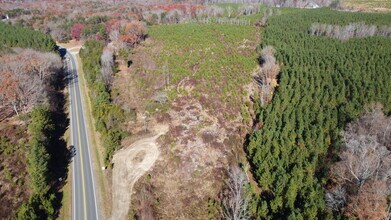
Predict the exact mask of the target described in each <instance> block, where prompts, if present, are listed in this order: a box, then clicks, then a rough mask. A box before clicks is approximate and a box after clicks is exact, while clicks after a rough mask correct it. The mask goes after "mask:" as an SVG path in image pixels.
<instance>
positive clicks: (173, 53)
mask: <svg viewBox="0 0 391 220" xmlns="http://www.w3.org/2000/svg"><path fill="white" fill-rule="evenodd" d="M148 34H149V36H150V37H151V38H153V39H154V40H155V41H156V42H161V43H162V45H163V46H162V47H163V48H162V51H161V52H160V53H156V54H154V60H155V62H157V63H158V64H159V66H160V67H162V66H164V65H165V64H167V65H168V69H169V72H170V75H171V85H177V84H178V83H179V82H180V81H181V80H182V79H184V78H185V77H189V78H190V79H192V80H195V82H196V83H195V85H194V89H193V90H192V92H191V94H187V95H192V96H194V97H196V98H201V97H202V96H205V95H213V96H214V97H215V98H217V99H218V100H220V101H221V102H223V103H225V104H226V105H227V106H232V107H239V104H240V103H241V101H242V97H244V96H245V95H246V94H245V92H244V90H243V89H242V86H243V85H245V84H247V83H249V82H250V81H251V80H252V77H251V72H252V71H253V70H254V68H255V67H256V64H257V63H256V52H255V46H256V44H257V42H256V34H257V33H256V29H255V28H254V27H252V26H237V25H217V24H210V25H199V24H183V25H168V26H153V27H151V29H150V30H149V33H148ZM155 74H163V71H162V70H161V68H158V69H157V70H156V71H155ZM179 93H182V95H186V93H187V92H186V91H179ZM177 95H178V94H177V90H176V89H173V90H171V91H170V92H169V97H170V98H171V100H172V99H174V98H175V97H177Z"/></svg>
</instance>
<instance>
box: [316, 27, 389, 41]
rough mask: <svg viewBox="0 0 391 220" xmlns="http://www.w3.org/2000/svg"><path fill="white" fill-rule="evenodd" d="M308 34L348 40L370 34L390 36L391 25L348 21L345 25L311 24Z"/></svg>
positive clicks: (369, 35)
mask: <svg viewBox="0 0 391 220" xmlns="http://www.w3.org/2000/svg"><path fill="white" fill-rule="evenodd" d="M309 32H310V34H312V35H316V36H326V37H332V38H337V39H339V40H349V39H351V38H354V37H357V38H363V37H371V36H383V37H391V26H380V27H378V26H376V25H367V24H365V23H350V24H348V25H345V26H339V25H331V24H320V23H314V24H312V26H311V28H310V30H309Z"/></svg>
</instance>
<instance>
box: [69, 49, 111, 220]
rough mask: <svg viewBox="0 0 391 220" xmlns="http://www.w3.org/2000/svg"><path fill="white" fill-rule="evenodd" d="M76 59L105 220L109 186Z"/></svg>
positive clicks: (108, 209)
mask: <svg viewBox="0 0 391 220" xmlns="http://www.w3.org/2000/svg"><path fill="white" fill-rule="evenodd" d="M76 59H77V63H78V66H77V71H78V73H79V83H80V89H81V95H82V102H83V107H84V109H83V110H84V115H85V117H86V118H85V119H86V123H87V125H86V126H87V129H88V131H89V132H88V139H89V142H90V147H91V149H90V150H91V154H92V157H91V158H92V163H93V168H94V174H98V175H96V176H95V182H96V183H97V185H96V187H97V189H96V190H97V193H98V198H99V207H98V208H99V209H100V210H101V217H102V218H103V219H106V217H108V214H109V211H110V207H111V197H110V195H111V193H109V191H108V190H110V189H109V187H108V186H109V184H108V181H107V179H106V177H105V173H104V171H103V170H102V169H101V167H103V166H104V161H103V154H104V149H103V147H102V143H101V141H100V140H101V139H100V135H99V133H98V132H96V129H95V120H94V118H93V116H92V106H91V102H90V100H91V99H90V97H89V89H88V87H87V84H86V79H85V75H84V72H83V64H82V61H81V59H80V56H79V54H77V55H76Z"/></svg>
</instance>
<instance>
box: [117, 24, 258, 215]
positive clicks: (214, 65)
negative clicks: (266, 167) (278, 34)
mask: <svg viewBox="0 0 391 220" xmlns="http://www.w3.org/2000/svg"><path fill="white" fill-rule="evenodd" d="M164 28H165V27H161V28H160V29H159V30H153V31H158V32H155V33H154V32H152V34H151V32H150V38H148V39H147V40H146V41H145V42H143V43H142V44H141V45H139V46H138V47H136V48H135V49H134V50H133V53H132V54H131V55H130V60H131V62H130V66H129V68H128V67H127V63H126V62H124V61H119V64H120V65H119V69H120V71H119V72H118V73H117V74H116V75H115V78H114V81H113V86H112V88H113V94H114V95H113V97H114V102H115V103H117V104H119V105H121V106H122V108H123V109H125V110H127V111H129V112H131V111H135V112H136V113H135V115H136V116H135V118H133V120H130V119H129V120H128V121H127V126H126V127H127V129H128V131H130V132H131V133H132V134H139V135H143V134H144V133H145V131H146V130H151V129H152V127H153V126H154V124H155V123H158V124H167V125H168V126H169V130H168V132H167V134H166V135H163V136H162V137H161V138H159V140H158V142H159V144H160V148H159V150H160V156H159V159H158V160H157V161H156V163H155V165H154V166H153V169H152V170H150V171H148V172H147V173H146V175H144V177H142V178H140V179H139V181H138V182H137V183H136V184H135V188H134V193H135V195H134V196H133V195H132V205H131V208H132V210H131V212H130V216H132V217H133V216H137V218H138V219H151V218H150V217H151V216H154V217H155V218H158V219H207V218H208V210H211V209H213V208H211V207H210V203H209V204H208V201H209V202H210V201H214V200H216V201H217V200H219V195H221V194H220V192H221V190H222V188H223V187H224V180H225V179H226V177H227V173H228V172H227V169H228V167H230V165H231V163H237V160H236V158H237V157H238V155H237V154H240V153H237V152H242V148H241V147H242V145H243V141H244V136H245V134H246V129H247V128H246V126H247V125H245V124H244V120H243V117H242V114H241V113H245V110H243V109H241V108H240V103H243V102H244V101H245V100H248V97H247V96H248V94H247V93H246V92H245V91H246V89H245V88H244V87H245V85H246V84H247V83H249V82H251V78H252V76H251V72H252V71H253V69H255V67H256V56H255V45H256V41H255V34H254V35H253V36H252V37H251V36H249V35H246V38H247V39H243V37H244V36H243V35H239V34H238V33H236V32H235V33H233V32H230V31H239V30H241V29H242V27H238V29H235V28H232V27H231V29H225V28H223V27H221V28H218V30H216V29H213V27H212V26H209V27H201V26H200V28H202V29H198V28H197V27H196V26H194V27H193V26H178V27H177V28H179V31H185V30H186V29H187V28H190V30H191V31H193V32H195V33H194V34H196V35H197V34H198V35H204V36H203V37H202V36H200V37H201V38H200V40H201V39H203V38H206V37H208V39H211V38H209V37H212V39H213V41H214V42H200V43H201V44H198V43H194V44H193V43H192V44H188V43H187V42H186V41H181V40H179V39H178V40H177V41H175V42H170V43H168V42H167V40H169V39H170V38H171V34H170V29H171V28H173V29H175V27H168V28H169V29H168V30H166V31H167V32H164V34H167V38H163V40H161V39H158V38H156V37H157V36H158V37H162V35H161V34H160V35H157V34H158V33H163V31H165V30H164ZM243 29H244V31H245V33H254V32H253V31H254V29H252V28H251V27H243ZM251 30H252V31H251ZM220 31H222V33H221V32H220ZM173 33H175V32H173ZM236 34H237V35H236ZM209 35H210V36H209ZM232 35H234V36H232ZM177 36H178V37H181V38H186V37H185V36H186V35H177ZM213 36H214V37H213ZM163 37H166V36H163ZM171 43H178V44H179V45H181V46H179V45H178V46H179V47H180V48H178V49H176V50H175V46H172V45H171ZM202 44H207V45H210V46H209V48H203V49H199V47H201V48H202V47H203V46H202ZM171 46H172V47H171ZM217 48H218V49H217ZM232 48H234V50H232ZM194 53H196V54H200V56H199V58H197V57H198V55H196V56H193V55H192V54H194ZM225 56H229V58H228V59H233V58H231V56H232V57H235V56H236V59H238V60H240V59H241V60H240V61H235V62H234V63H231V64H229V65H232V69H230V67H227V66H224V64H225V63H221V62H224V61H223V60H224V59H226V57H225ZM164 57H170V58H169V59H164ZM177 57H181V59H184V62H185V63H182V61H178V59H177ZM238 57H240V58H238ZM194 58H196V60H194ZM197 59H198V60H197ZM174 62H176V63H177V65H174ZM242 65H243V66H244V67H243V66H242ZM181 68H185V69H181ZM245 70H246V71H248V72H244V71H245ZM238 78H241V79H238ZM210 82H216V83H215V84H213V85H211V84H210ZM206 83H207V85H206ZM208 85H211V86H210V87H209V86H208ZM162 94H167V100H166V99H165V98H164V99H161V97H164V95H162ZM159 97H160V98H159ZM228 99H229V101H227V100H228ZM145 116H146V117H145ZM144 117H145V118H144ZM136 136H137V135H136ZM131 140H136V138H135V136H132V137H129V138H127V139H125V140H124V141H123V146H124V147H126V146H129V145H130V144H131V143H132V141H131ZM114 167H115V164H114ZM215 209H216V207H215ZM215 214H216V215H217V213H215ZM220 214H222V213H221V212H220Z"/></svg>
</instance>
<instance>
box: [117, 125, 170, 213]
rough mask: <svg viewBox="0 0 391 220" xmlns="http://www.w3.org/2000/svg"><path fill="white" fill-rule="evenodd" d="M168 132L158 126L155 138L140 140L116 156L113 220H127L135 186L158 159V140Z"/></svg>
mask: <svg viewBox="0 0 391 220" xmlns="http://www.w3.org/2000/svg"><path fill="white" fill-rule="evenodd" d="M166 132H167V127H166V126H156V127H155V129H154V136H152V137H148V138H144V139H141V140H138V141H136V142H135V143H133V144H132V145H130V146H129V147H126V148H123V149H121V150H119V151H118V152H116V154H115V155H114V157H113V163H114V168H113V175H112V177H113V178H112V197H113V207H112V215H111V219H113V220H114V219H116V220H117V219H118V220H120V219H126V217H127V214H128V210H129V207H130V201H131V195H132V188H133V185H134V183H135V182H136V181H137V180H138V179H139V178H140V177H141V176H142V175H144V173H145V172H147V171H148V170H149V169H151V167H152V166H153V164H154V163H155V161H156V160H157V159H158V157H159V154H160V152H159V148H158V145H157V142H156V140H157V139H158V137H160V136H161V135H163V134H164V133H166Z"/></svg>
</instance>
